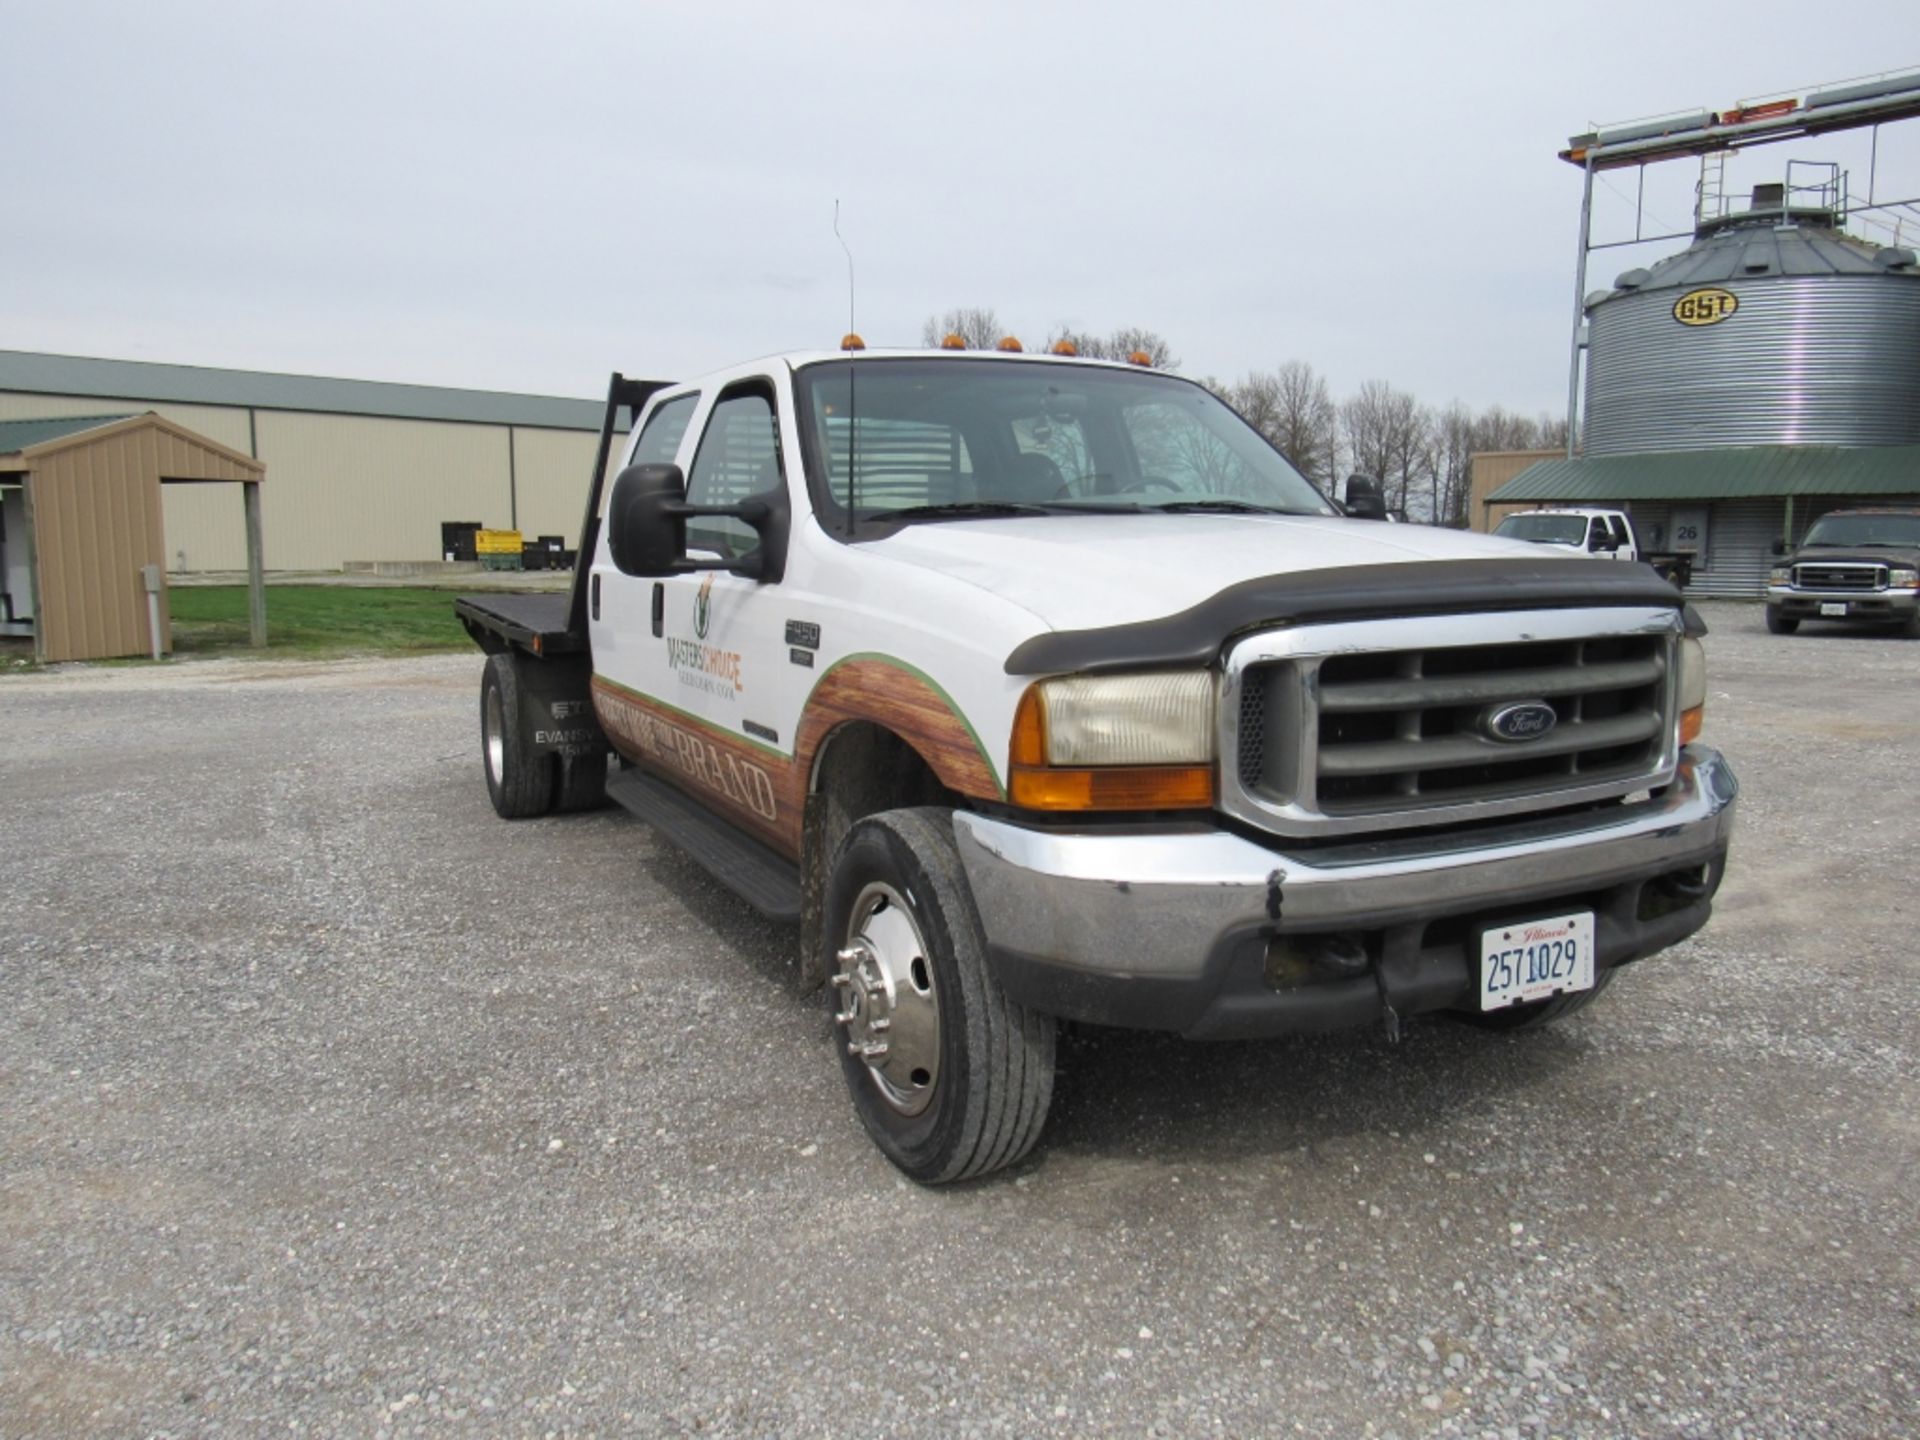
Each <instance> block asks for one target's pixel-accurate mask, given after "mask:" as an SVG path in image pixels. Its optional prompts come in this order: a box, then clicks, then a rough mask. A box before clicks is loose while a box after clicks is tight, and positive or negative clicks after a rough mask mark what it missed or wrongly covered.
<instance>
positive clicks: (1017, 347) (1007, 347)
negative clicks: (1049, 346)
mask: <svg viewBox="0 0 1920 1440" xmlns="http://www.w3.org/2000/svg"><path fill="white" fill-rule="evenodd" d="M999 348H1000V349H1002V350H1004V351H1006V352H1007V353H1008V354H1009V355H1018V354H1019V353H1020V352H1021V351H1023V350H1025V349H1026V348H1027V347H1026V346H1024V345H1022V344H1021V343H1020V342H1019V341H1018V340H1016V339H1014V337H1013V336H1011V335H1007V336H1003V337H1002V338H1001V341H1000V346H999Z"/></svg>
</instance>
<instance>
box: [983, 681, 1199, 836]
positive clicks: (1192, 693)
mask: <svg viewBox="0 0 1920 1440" xmlns="http://www.w3.org/2000/svg"><path fill="white" fill-rule="evenodd" d="M1213 716H1214V677H1213V675H1212V674H1211V672H1209V671H1205V670H1181V671H1172V672H1164V673H1160V674H1153V675H1079V676H1070V677H1068V678H1066V679H1061V680H1043V681H1041V682H1040V683H1039V684H1037V685H1034V686H1032V687H1031V688H1030V689H1029V690H1028V691H1027V693H1026V694H1025V695H1023V696H1022V697H1021V699H1020V708H1019V710H1018V712H1017V713H1016V714H1015V716H1014V722H1013V745H1012V754H1011V757H1010V758H1011V760H1012V764H1011V766H1010V767H1009V786H1008V798H1010V799H1011V800H1012V801H1013V803H1014V804H1016V805H1022V806H1026V807H1028V808H1030V809H1037V810H1175V809H1194V808H1205V807H1207V806H1210V805H1212V804H1213V758H1214V720H1213Z"/></svg>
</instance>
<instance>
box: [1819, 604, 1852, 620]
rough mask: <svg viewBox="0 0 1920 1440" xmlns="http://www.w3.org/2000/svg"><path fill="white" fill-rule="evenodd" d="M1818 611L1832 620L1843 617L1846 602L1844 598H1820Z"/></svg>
mask: <svg viewBox="0 0 1920 1440" xmlns="http://www.w3.org/2000/svg"><path fill="white" fill-rule="evenodd" d="M1820 613H1821V614H1822V615H1825V616H1827V617H1828V618H1830V619H1834V620H1841V619H1845V618H1846V614H1847V602H1846V601H1844V600H1822V601H1821V602H1820Z"/></svg>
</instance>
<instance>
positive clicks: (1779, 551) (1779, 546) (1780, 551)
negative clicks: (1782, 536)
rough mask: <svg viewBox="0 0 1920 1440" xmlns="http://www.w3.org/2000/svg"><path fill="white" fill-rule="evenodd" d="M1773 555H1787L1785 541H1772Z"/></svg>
mask: <svg viewBox="0 0 1920 1440" xmlns="http://www.w3.org/2000/svg"><path fill="white" fill-rule="evenodd" d="M1773 553H1774V554H1776V555H1785V554H1787V553H1788V549H1787V542H1786V541H1784V540H1776V541H1774V542H1773Z"/></svg>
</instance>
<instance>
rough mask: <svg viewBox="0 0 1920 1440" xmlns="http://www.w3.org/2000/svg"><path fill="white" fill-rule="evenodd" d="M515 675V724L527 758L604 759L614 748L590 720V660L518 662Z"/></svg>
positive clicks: (567, 658) (569, 658)
mask: <svg viewBox="0 0 1920 1440" xmlns="http://www.w3.org/2000/svg"><path fill="white" fill-rule="evenodd" d="M517 673H518V678H519V681H520V713H519V715H518V716H517V717H515V721H516V723H517V724H518V725H519V727H520V734H521V736H522V738H523V739H524V740H525V741H526V744H527V747H528V751H529V753H530V754H540V755H559V756H561V757H563V758H572V757H586V756H594V755H604V754H606V753H607V752H608V751H610V750H611V749H612V748H613V747H612V746H611V745H610V744H609V743H608V742H607V736H606V732H605V731H603V730H602V729H601V728H600V722H599V720H597V719H596V718H594V713H593V698H592V678H593V662H592V660H591V659H589V658H588V657H587V656H585V655H564V656H559V657H556V658H554V659H551V660H527V659H523V660H522V662H521V664H520V665H519V666H518V667H517Z"/></svg>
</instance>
